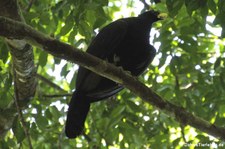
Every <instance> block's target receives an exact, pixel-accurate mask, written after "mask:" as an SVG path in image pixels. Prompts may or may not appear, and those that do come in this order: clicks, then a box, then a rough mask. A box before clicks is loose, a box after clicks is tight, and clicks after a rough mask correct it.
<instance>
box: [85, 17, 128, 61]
mask: <svg viewBox="0 0 225 149" xmlns="http://www.w3.org/2000/svg"><path fill="white" fill-rule="evenodd" d="M127 28H128V25H127V22H126V21H125V20H124V19H119V20H117V21H115V22H113V23H111V24H109V25H107V26H106V27H104V28H103V29H102V30H101V31H100V32H99V33H98V35H97V36H96V37H95V38H94V40H93V41H92V42H91V44H90V45H89V47H88V49H87V52H88V53H90V54H92V55H94V56H97V57H99V58H101V59H105V58H107V56H108V55H109V54H111V53H113V52H114V49H115V48H116V47H117V46H118V45H119V44H120V42H121V41H123V38H124V37H125V35H126V33H127Z"/></svg>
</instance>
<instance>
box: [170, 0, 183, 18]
mask: <svg viewBox="0 0 225 149" xmlns="http://www.w3.org/2000/svg"><path fill="white" fill-rule="evenodd" d="M183 4H184V1H183V0H179V1H178V0H167V1H166V6H167V9H168V10H169V14H170V16H171V17H174V16H176V15H177V14H178V11H179V10H180V9H181V7H182V6H183Z"/></svg>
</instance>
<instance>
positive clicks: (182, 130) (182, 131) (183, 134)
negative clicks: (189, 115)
mask: <svg viewBox="0 0 225 149" xmlns="http://www.w3.org/2000/svg"><path fill="white" fill-rule="evenodd" d="M180 128H181V135H182V138H183V140H184V142H185V143H187V140H186V138H185V133H184V126H183V125H181V126H180Z"/></svg>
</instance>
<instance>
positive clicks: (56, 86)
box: [36, 74, 67, 92]
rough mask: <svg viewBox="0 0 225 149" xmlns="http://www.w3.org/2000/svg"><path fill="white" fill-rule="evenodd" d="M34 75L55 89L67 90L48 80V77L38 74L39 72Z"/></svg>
mask: <svg viewBox="0 0 225 149" xmlns="http://www.w3.org/2000/svg"><path fill="white" fill-rule="evenodd" d="M36 77H37V78H38V79H39V80H41V81H43V82H45V83H46V84H48V85H49V86H51V87H53V88H55V89H57V90H59V91H63V92H67V91H65V90H64V89H62V88H61V87H60V86H58V85H57V84H55V83H53V82H52V81H50V80H49V79H47V78H45V77H43V76H42V75H40V74H36Z"/></svg>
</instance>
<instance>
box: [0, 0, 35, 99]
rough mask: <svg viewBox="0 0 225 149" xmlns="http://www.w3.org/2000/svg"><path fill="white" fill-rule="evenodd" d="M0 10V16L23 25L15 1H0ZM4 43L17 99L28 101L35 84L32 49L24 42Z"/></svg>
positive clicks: (13, 40)
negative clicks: (11, 67) (10, 59)
mask: <svg viewBox="0 0 225 149" xmlns="http://www.w3.org/2000/svg"><path fill="white" fill-rule="evenodd" d="M0 10H1V11H0V16H4V17H8V18H11V19H13V20H17V21H20V22H23V23H25V21H24V18H23V16H22V14H21V11H20V8H19V5H18V3H17V0H0ZM6 42H7V44H8V45H9V47H10V53H11V55H12V62H13V69H14V70H13V71H15V73H14V74H15V75H14V81H15V82H16V83H15V84H16V86H14V87H15V89H16V90H17V93H18V99H19V100H28V99H30V98H32V97H33V96H34V94H35V90H36V84H37V82H36V77H35V75H36V68H35V65H34V55H33V48H32V46H31V45H29V44H28V43H27V42H26V41H25V40H17V39H7V38H6Z"/></svg>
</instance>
